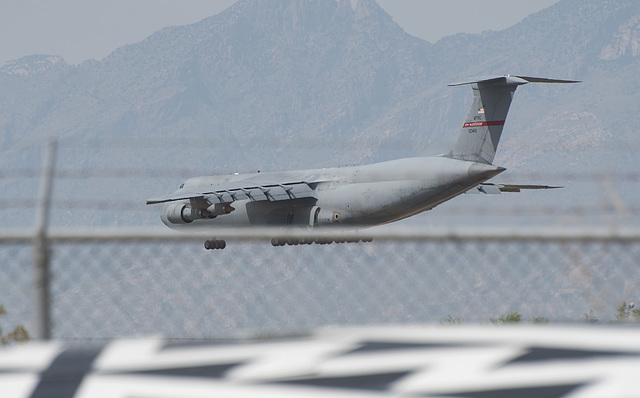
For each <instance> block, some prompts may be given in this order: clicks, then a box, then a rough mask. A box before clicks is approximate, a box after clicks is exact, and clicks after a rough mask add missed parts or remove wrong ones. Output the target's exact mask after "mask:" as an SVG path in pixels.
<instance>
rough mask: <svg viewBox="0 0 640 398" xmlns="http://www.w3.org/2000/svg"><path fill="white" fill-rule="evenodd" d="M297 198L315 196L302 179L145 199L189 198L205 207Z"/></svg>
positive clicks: (172, 200)
mask: <svg viewBox="0 0 640 398" xmlns="http://www.w3.org/2000/svg"><path fill="white" fill-rule="evenodd" d="M299 198H315V193H314V191H313V189H312V188H311V187H310V186H309V184H308V183H306V182H304V181H297V182H287V183H282V184H264V185H253V184H250V185H244V184H230V185H221V186H217V187H215V188H214V189H212V190H207V191H203V192H176V193H174V194H171V195H167V196H162V197H158V198H153V199H149V200H147V204H148V205H153V204H159V203H167V202H177V201H183V200H190V201H192V202H193V203H195V204H196V207H202V208H206V207H208V206H210V205H212V204H215V203H232V202H235V201H237V200H245V199H249V200H251V201H254V202H255V201H279V200H289V199H299Z"/></svg>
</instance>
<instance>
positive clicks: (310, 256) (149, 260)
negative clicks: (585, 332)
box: [0, 238, 640, 340]
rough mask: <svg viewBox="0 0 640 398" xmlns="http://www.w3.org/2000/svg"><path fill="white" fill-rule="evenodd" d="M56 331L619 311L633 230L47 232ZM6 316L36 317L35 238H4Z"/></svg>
mask: <svg viewBox="0 0 640 398" xmlns="http://www.w3.org/2000/svg"><path fill="white" fill-rule="evenodd" d="M51 252H52V255H51V263H50V273H51V281H50V286H51V299H50V306H51V316H52V323H53V325H52V336H53V338H54V339H67V340H74V339H78V340H83V339H89V340H91V339H108V338H117V337H131V336H150V335H154V336H162V337H165V338H176V339H210V338H213V339H215V338H228V337H259V336H265V335H268V336H271V335H283V334H292V333H298V332H304V331H308V330H310V329H313V328H317V327H321V326H326V325H370V324H408V323H411V324H414V323H447V322H452V321H453V322H458V321H461V322H464V323H478V322H481V323H489V321H490V319H491V318H496V317H499V316H502V315H505V314H507V313H510V312H514V311H515V312H518V313H520V314H522V316H523V319H524V321H525V322H526V321H531V320H532V319H533V318H534V317H543V318H546V319H548V320H549V321H550V322H585V320H587V319H591V320H594V318H596V319H598V320H599V321H600V322H611V321H616V314H617V309H618V307H619V306H620V304H621V303H622V302H630V301H634V300H635V299H637V298H638V296H639V295H640V291H639V288H640V272H639V268H638V266H639V264H640V240H638V241H636V240H628V239H627V240H616V239H600V240H598V239H595V240H571V239H566V238H562V239H555V240H554V239H547V240H527V241H524V240H521V239H513V240H509V239H506V240H505V239H495V240H492V239H473V238H465V239H437V240H428V239H425V240H420V239H419V240H413V239H411V240H406V241H405V240H400V241H395V240H394V241H384V240H382V241H378V240H376V241H374V242H371V243H358V244H334V245H310V246H285V247H271V246H270V245H268V244H265V243H264V242H246V241H241V242H230V244H229V245H228V246H227V248H226V249H225V250H217V251H205V250H204V249H203V248H202V241H200V240H193V241H177V240H170V239H166V240H159V241H158V240H139V241H136V240H122V241H117V240H115V241H114V240H108V241H100V240H92V241H79V242H71V243H69V242H56V241H53V242H51ZM0 264H1V267H2V277H1V278H0V291H1V292H2V295H1V296H2V297H1V298H0V300H1V301H0V304H3V305H4V306H5V307H6V308H7V310H8V315H7V316H5V317H3V319H2V323H3V324H4V325H7V328H9V326H11V327H13V326H15V325H17V324H22V325H25V326H26V327H27V329H30V328H32V326H33V323H34V320H33V317H34V308H33V307H34V304H33V303H34V297H33V296H34V294H33V277H32V275H33V271H32V247H31V245H30V243H29V242H28V241H24V242H11V241H2V242H0Z"/></svg>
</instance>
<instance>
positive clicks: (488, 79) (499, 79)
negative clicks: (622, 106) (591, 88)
mask: <svg viewBox="0 0 640 398" xmlns="http://www.w3.org/2000/svg"><path fill="white" fill-rule="evenodd" d="M474 83H494V84H508V85H521V84H527V83H581V82H580V81H579V80H563V79H549V78H546V77H531V76H515V75H506V76H481V77H476V78H472V79H469V80H466V81H463V82H458V83H451V84H449V86H463V85H465V84H474Z"/></svg>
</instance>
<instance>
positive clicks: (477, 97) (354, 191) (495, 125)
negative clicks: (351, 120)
mask: <svg viewBox="0 0 640 398" xmlns="http://www.w3.org/2000/svg"><path fill="white" fill-rule="evenodd" d="M527 83H578V81H574V80H557V79H547V78H538V77H527V76H513V75H507V76H489V77H482V78H476V79H471V80H468V81H463V82H460V83H453V84H450V85H449V86H460V85H471V88H472V90H473V96H474V98H473V103H472V104H471V108H470V109H469V111H468V113H467V116H466V119H465V121H464V124H463V125H462V129H461V130H460V132H459V134H458V138H457V140H456V142H455V143H454V145H453V148H452V149H451V151H450V152H449V153H448V154H446V155H440V156H432V157H413V158H405V159H398V160H391V161H386V162H381V163H375V164H369V165H362V166H354V167H339V168H326V169H313V170H300V171H280V172H267V173H264V172H263V173H251V174H230V175H218V176H206V177H195V178H190V179H188V180H187V181H185V182H184V183H183V184H182V185H180V188H178V190H177V191H175V192H174V193H173V194H170V195H167V196H162V197H158V198H153V199H149V200H148V201H147V204H159V203H163V204H164V206H163V208H162V215H161V219H162V221H163V222H164V224H166V225H167V226H168V227H170V228H173V229H177V230H181V229H187V228H189V229H193V228H204V229H206V230H207V231H211V232H212V235H213V234H214V233H216V234H224V229H223V228H217V227H223V226H274V227H275V226H281V227H295V226H298V227H301V226H305V227H307V228H312V229H315V228H322V227H325V226H334V227H335V226H340V227H347V228H362V227H370V226H375V225H381V224H386V223H390V222H393V221H397V220H401V219H404V218H407V217H410V216H413V215H415V214H418V213H421V212H424V211H426V210H429V209H432V208H434V207H435V206H437V205H439V204H441V203H443V202H445V201H448V200H450V199H452V198H454V197H456V196H458V195H460V194H463V193H465V192H468V191H471V190H475V191H477V192H480V193H500V192H519V191H520V190H521V189H544V188H554V187H549V186H542V185H501V184H493V183H487V182H486V181H487V180H489V179H490V178H492V177H494V176H496V175H497V174H500V173H502V172H503V171H504V170H505V168H503V167H497V166H494V165H493V164H492V163H493V159H494V156H495V154H496V149H497V147H498V141H499V140H500V136H501V134H502V129H503V127H504V124H505V120H506V117H507V112H508V111H509V106H510V105H511V100H512V99H513V95H514V93H515V91H516V88H517V87H518V86H520V85H524V84H527ZM271 243H272V244H273V245H274V246H282V245H285V244H300V243H304V244H309V243H332V241H331V240H329V241H327V240H326V238H322V239H321V238H315V239H314V238H304V239H300V240H298V239H294V240H293V241H292V240H291V239H279V238H277V237H274V238H273V239H272V241H271ZM225 246H226V243H225V241H224V240H219V239H212V240H207V241H206V242H205V248H206V249H222V248H224V247H225Z"/></svg>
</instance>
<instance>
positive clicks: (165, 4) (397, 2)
mask: <svg viewBox="0 0 640 398" xmlns="http://www.w3.org/2000/svg"><path fill="white" fill-rule="evenodd" d="M235 1H236V0H55V1H49V0H2V1H1V3H0V65H2V64H4V63H5V62H6V61H9V60H12V59H17V58H20V57H23V56H25V55H31V54H51V55H61V56H62V57H63V58H64V59H65V60H66V61H67V62H68V63H70V64H77V63H80V62H82V61H84V60H86V59H90V58H95V59H102V58H103V57H105V56H107V55H109V54H110V53H111V52H112V51H113V50H115V49H116V48H118V47H120V46H123V45H125V44H128V43H135V42H138V41H141V40H143V39H144V38H146V37H147V36H149V35H150V34H152V33H153V32H155V31H157V30H159V29H161V28H163V27H165V26H170V25H184V24H188V23H192V22H197V21H199V20H201V19H203V18H206V17H208V16H211V15H214V14H216V13H218V12H220V11H222V10H224V9H225V8H227V7H229V6H230V5H231V4H233V3H235ZM352 1H354V0H352ZM377 1H378V4H380V5H381V6H382V7H383V8H384V9H385V10H386V11H387V12H388V13H389V14H390V15H391V16H392V17H393V19H394V20H395V21H396V22H397V23H398V24H400V25H401V26H402V27H403V28H404V29H405V30H406V31H407V32H408V33H410V34H412V35H414V36H418V37H421V38H423V39H426V40H429V41H431V42H435V41H437V40H438V39H440V38H442V37H444V36H447V35H450V34H453V33H458V32H467V33H479V32H482V31H484V30H501V29H504V28H507V27H509V26H511V25H513V24H515V23H517V22H518V21H520V20H522V19H523V18H524V17H526V16H527V15H529V14H531V13H533V12H537V11H539V10H542V9H544V8H546V7H549V6H550V5H552V4H554V3H556V2H557V1H558V0H446V1H443V0H377Z"/></svg>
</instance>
